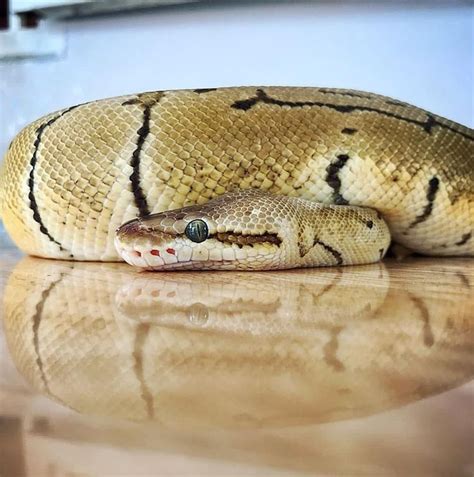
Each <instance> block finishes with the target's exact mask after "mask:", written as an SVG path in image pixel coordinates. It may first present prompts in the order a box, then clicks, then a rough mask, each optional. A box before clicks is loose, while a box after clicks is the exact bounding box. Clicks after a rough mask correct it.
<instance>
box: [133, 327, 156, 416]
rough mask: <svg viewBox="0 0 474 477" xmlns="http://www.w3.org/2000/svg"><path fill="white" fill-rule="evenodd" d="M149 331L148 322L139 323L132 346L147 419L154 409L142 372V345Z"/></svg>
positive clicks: (151, 396) (152, 414)
mask: <svg viewBox="0 0 474 477" xmlns="http://www.w3.org/2000/svg"><path fill="white" fill-rule="evenodd" d="M149 332H150V324H149V323H141V324H140V325H138V327H137V329H136V335H135V343H134V346H133V361H134V364H133V370H134V372H135V376H136V378H137V380H138V383H139V384H140V396H141V398H142V400H143V402H144V403H145V406H146V413H147V417H148V418H149V419H152V418H154V417H155V409H154V404H153V395H152V393H151V392H150V388H149V387H148V385H147V383H146V381H145V376H144V374H143V346H144V344H145V341H146V339H147V337H148V334H149Z"/></svg>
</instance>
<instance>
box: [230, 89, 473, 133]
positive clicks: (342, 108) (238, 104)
mask: <svg viewBox="0 0 474 477" xmlns="http://www.w3.org/2000/svg"><path fill="white" fill-rule="evenodd" d="M257 103H264V104H273V105H275V106H282V107H283V106H288V107H290V108H302V107H304V106H318V107H321V108H322V107H325V108H329V109H334V110H335V111H338V112H340V113H353V112H357V111H360V112H368V113H376V114H380V115H382V116H386V117H388V118H393V119H398V120H400V121H405V122H407V123H410V124H415V125H416V126H420V127H421V128H423V130H424V131H425V132H427V133H428V134H431V132H432V129H433V127H434V126H438V127H440V128H442V129H448V130H449V131H451V132H453V133H456V134H459V135H461V136H462V137H464V138H466V139H469V140H470V141H474V136H472V135H469V134H467V133H465V132H463V131H460V130H459V129H456V128H455V127H453V126H449V125H447V124H444V123H441V122H439V121H438V120H437V119H436V118H435V117H434V116H432V115H431V114H429V113H425V114H426V115H427V116H426V120H425V121H419V120H418V119H412V118H407V117H405V116H400V115H399V114H396V113H392V112H390V111H384V110H383V109H378V108H374V107H372V106H362V105H355V104H334V103H325V102H322V101H283V100H280V99H276V98H272V97H270V96H268V95H267V93H265V91H263V89H257V94H256V95H255V96H253V97H252V98H248V99H243V100H238V101H235V102H234V103H233V104H232V105H231V107H232V108H234V109H240V110H243V111H248V110H249V109H251V108H252V107H253V106H255V105H256V104H257ZM453 124H454V125H456V127H458V126H459V127H462V126H461V125H458V124H456V123H453Z"/></svg>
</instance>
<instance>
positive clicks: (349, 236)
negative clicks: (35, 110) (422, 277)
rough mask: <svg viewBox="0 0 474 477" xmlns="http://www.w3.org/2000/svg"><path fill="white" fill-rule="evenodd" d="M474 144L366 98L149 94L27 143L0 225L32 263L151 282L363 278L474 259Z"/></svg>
mask: <svg viewBox="0 0 474 477" xmlns="http://www.w3.org/2000/svg"><path fill="white" fill-rule="evenodd" d="M473 141H474V133H473V131H472V129H470V128H467V127H464V126H462V125H460V124H457V123H455V122H453V121H450V120H448V119H444V118H442V117H439V116H437V115H435V114H432V113H429V112H427V111H424V110H422V109H419V108H416V107H414V106H411V105H409V104H406V103H403V102H400V101H397V100H393V99H391V98H388V97H384V96H379V95H375V94H370V93H365V92H360V91H353V90H343V89H328V88H302V87H293V88H290V87H260V88H256V87H235V88H217V89H215V88H209V89H199V90H178V91H157V92H148V93H141V94H136V95H129V96H122V97H116V98H112V99H106V100H99V101H93V102H90V103H86V104H82V105H79V106H74V107H71V108H68V109H64V110H62V111H59V112H56V113H53V114H50V115H48V116H45V117H43V118H41V119H39V120H37V121H35V122H33V123H32V124H30V125H29V126H27V127H26V128H25V129H23V130H22V131H21V132H20V133H19V134H18V136H17V137H16V138H15V139H14V140H13V142H12V144H11V145H10V147H9V150H8V152H7V154H6V158H5V161H4V163H3V166H2V172H1V187H0V189H1V192H0V199H1V215H2V218H3V222H4V224H5V227H6V229H7V230H8V232H9V234H10V235H11V237H12V238H13V240H14V241H15V243H16V244H17V245H18V246H19V247H20V248H21V249H22V250H24V251H25V252H27V253H29V254H31V255H36V256H40V257H50V258H63V259H74V260H99V261H117V260H121V259H125V260H126V261H128V262H129V263H132V264H133V265H137V266H139V267H142V268H157V269H160V268H179V267H180V268H240V269H249V268H257V269H258V268H291V267H295V266H315V265H346V264H353V263H366V262H373V261H377V260H379V259H380V258H382V257H383V255H384V254H385V252H386V250H387V248H388V245H389V242H390V240H392V241H394V242H396V243H398V244H401V245H402V246H404V247H406V248H408V249H410V250H413V251H415V252H418V253H421V254H425V255H433V256H442V255H444V256H453V255H464V256H473V255H474V241H473V239H472V233H473V232H472V231H473V228H474V159H473V157H474V154H473ZM247 189H251V190H250V191H247ZM242 190H243V191H242ZM219 196H222V197H219ZM216 197H217V199H216ZM206 203H207V204H206ZM331 204H332V205H331ZM184 206H191V207H190V208H189V209H183V210H175V209H180V208H182V207H184ZM171 210H173V212H170V211H171ZM155 214H157V215H155ZM137 217H138V218H137ZM127 221H131V222H128V223H126V222H127ZM123 223H126V224H125V225H123V226H122V227H120V226H121V225H122V224H123ZM387 226H388V227H387ZM118 227H120V229H119V230H118V234H117V236H116V230H117V228H118ZM115 241H116V243H114V242H115ZM119 253H120V255H121V256H120V255H119Z"/></svg>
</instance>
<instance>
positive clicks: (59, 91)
mask: <svg viewBox="0 0 474 477" xmlns="http://www.w3.org/2000/svg"><path fill="white" fill-rule="evenodd" d="M1 8H2V12H1V17H2V19H1V22H2V23H1V28H2V29H1V30H0V157H2V156H3V154H4V153H5V151H6V149H7V147H8V144H9V142H10V141H11V139H12V138H13V136H14V135H15V134H16V133H17V132H18V131H19V130H20V129H21V128H22V127H23V126H25V125H26V124H27V123H29V122H30V121H32V120H34V119H36V118H37V117H39V116H41V115H43V114H45V113H49V112H51V111H53V110H56V109H60V108H63V107H66V106H70V105H72V104H76V103H81V102H85V101H90V100H94V99H98V98H104V97H108V96H115V95H122V94H128V93H134V92H140V91H147V90H148V91H149V90H160V89H177V88H202V87H215V86H231V85H295V86H296V85H302V86H331V87H341V88H354V89H361V90H367V91H372V92H376V93H381V94H385V95H388V96H392V97H395V98H397V99H401V100H404V101H407V102H410V103H414V104H416V105H418V106H421V107H423V108H426V109H429V110H431V111H433V112H435V113H438V114H441V115H443V116H446V117H448V118H450V119H453V120H455V121H458V122H461V123H463V124H465V125H468V126H471V127H472V126H473V123H474V119H473V116H474V113H473V109H474V105H473V68H474V66H473V45H474V33H473V12H474V7H473V4H472V2H471V1H466V0H464V1H457V0H440V1H437V0H431V1H416V0H412V1H410V0H406V1H401V0H398V1H397V0H379V1H363V0H361V1H357V0H353V1H350V0H346V1H330V0H327V1H324V0H320V1H318V0H315V1H185V0H184V1H183V0H181V1H180V0H7V1H5V0H4V1H3V2H2V7H1Z"/></svg>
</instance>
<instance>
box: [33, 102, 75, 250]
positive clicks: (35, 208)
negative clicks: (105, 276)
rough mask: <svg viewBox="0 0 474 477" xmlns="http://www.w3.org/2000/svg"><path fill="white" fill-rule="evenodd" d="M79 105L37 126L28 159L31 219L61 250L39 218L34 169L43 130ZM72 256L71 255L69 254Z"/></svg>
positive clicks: (58, 243) (61, 248)
mask: <svg viewBox="0 0 474 477" xmlns="http://www.w3.org/2000/svg"><path fill="white" fill-rule="evenodd" d="M78 106H79V105H76V106H72V107H70V108H68V109H66V110H64V111H63V112H62V113H60V114H58V115H57V116H54V118H51V119H50V120H49V121H47V122H45V123H44V124H42V125H41V126H39V127H38V129H37V130H36V139H35V142H34V143H33V146H34V148H35V149H34V151H33V156H32V157H31V160H30V168H31V169H30V174H29V176H28V189H29V192H28V199H29V200H30V209H31V210H32V212H33V219H34V221H35V222H36V223H38V225H39V228H40V232H41V233H42V234H44V235H46V237H48V238H49V240H50V241H51V242H53V243H55V244H56V245H57V246H58V247H59V250H61V252H64V251H65V249H64V247H63V246H62V245H61V243H60V242H58V241H57V240H56V239H55V238H54V237H53V236H52V235H51V234H50V232H49V230H48V228H47V227H46V225H45V224H44V222H43V219H42V218H41V214H40V211H39V208H38V202H37V201H36V196H35V171H36V165H37V163H38V149H39V147H40V144H41V139H42V137H43V133H44V131H45V130H46V129H47V128H48V127H49V126H51V124H53V123H55V122H56V121H57V120H58V119H59V118H61V117H63V116H64V115H65V114H67V113H69V111H72V110H73V109H75V108H77V107H78ZM70 257H71V258H73V255H71V256H70Z"/></svg>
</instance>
